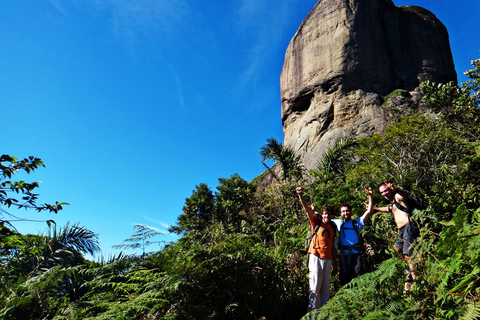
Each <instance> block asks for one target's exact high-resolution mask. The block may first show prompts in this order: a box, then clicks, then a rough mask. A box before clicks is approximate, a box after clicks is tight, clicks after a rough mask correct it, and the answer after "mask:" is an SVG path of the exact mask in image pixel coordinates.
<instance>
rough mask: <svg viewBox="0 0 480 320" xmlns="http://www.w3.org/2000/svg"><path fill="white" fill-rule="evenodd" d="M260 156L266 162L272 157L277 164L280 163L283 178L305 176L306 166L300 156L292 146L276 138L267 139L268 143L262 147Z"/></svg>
mask: <svg viewBox="0 0 480 320" xmlns="http://www.w3.org/2000/svg"><path fill="white" fill-rule="evenodd" d="M260 156H262V162H263V163H264V164H265V161H266V160H269V159H271V160H273V161H274V163H275V164H279V165H280V167H281V168H282V179H283V180H288V179H290V178H295V179H301V178H302V177H303V171H304V168H303V165H302V162H301V158H300V156H299V155H297V154H296V153H295V150H294V149H293V148H292V147H290V146H285V145H283V144H281V143H279V142H278V141H277V140H276V139H275V138H269V139H267V143H266V144H265V145H264V146H262V148H261V149H260ZM265 165H266V164H265ZM267 168H268V167H267ZM268 169H270V168H268ZM277 180H278V179H277Z"/></svg>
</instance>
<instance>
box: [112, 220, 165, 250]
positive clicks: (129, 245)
mask: <svg viewBox="0 0 480 320" xmlns="http://www.w3.org/2000/svg"><path fill="white" fill-rule="evenodd" d="M133 230H134V231H133V235H132V236H131V237H130V238H128V239H125V240H124V241H123V243H122V244H118V245H114V246H113V248H119V249H122V248H123V249H141V250H142V257H145V255H146V249H147V247H149V246H151V245H152V244H155V243H160V242H162V241H150V240H147V239H150V238H153V237H156V236H158V235H161V234H163V233H162V232H160V231H156V230H154V229H152V228H150V227H149V226H144V225H141V224H136V225H135V226H133Z"/></svg>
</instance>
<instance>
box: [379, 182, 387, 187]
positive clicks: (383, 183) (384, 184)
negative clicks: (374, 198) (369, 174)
mask: <svg viewBox="0 0 480 320" xmlns="http://www.w3.org/2000/svg"><path fill="white" fill-rule="evenodd" d="M381 186H387V184H386V183H385V181H383V182H381V183H380V184H379V185H378V187H377V188H380V187H381Z"/></svg>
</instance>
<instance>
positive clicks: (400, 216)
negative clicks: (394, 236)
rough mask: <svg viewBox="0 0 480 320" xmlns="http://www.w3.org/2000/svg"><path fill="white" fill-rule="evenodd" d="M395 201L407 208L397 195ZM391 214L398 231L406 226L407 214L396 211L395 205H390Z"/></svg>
mask: <svg viewBox="0 0 480 320" xmlns="http://www.w3.org/2000/svg"><path fill="white" fill-rule="evenodd" d="M395 197H396V201H397V202H398V203H399V204H401V205H402V206H404V207H407V205H406V204H405V202H404V201H403V198H402V197H401V196H400V195H399V194H398V193H397V194H396V195H395ZM392 213H393V218H394V219H395V224H396V225H397V228H398V229H400V228H402V227H403V226H405V225H406V224H408V222H409V220H408V213H406V212H405V211H402V210H400V209H398V208H397V207H396V206H395V205H393V204H392Z"/></svg>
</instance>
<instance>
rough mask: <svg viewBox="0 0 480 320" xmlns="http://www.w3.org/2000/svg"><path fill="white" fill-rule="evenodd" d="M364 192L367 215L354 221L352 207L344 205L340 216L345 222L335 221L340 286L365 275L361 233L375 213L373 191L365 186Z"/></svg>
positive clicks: (341, 206)
mask: <svg viewBox="0 0 480 320" xmlns="http://www.w3.org/2000/svg"><path fill="white" fill-rule="evenodd" d="M364 190H365V192H366V193H367V195H368V204H367V209H366V211H365V213H364V214H363V215H362V216H361V217H359V218H357V219H352V207H351V206H350V205H348V204H342V205H340V214H341V215H342V218H343V222H337V221H335V222H336V224H337V226H338V231H339V238H338V240H337V243H336V246H337V249H338V250H339V251H340V285H342V286H343V285H345V284H347V283H349V282H350V281H351V280H352V279H353V278H355V277H358V276H359V275H361V274H362V273H363V264H362V255H361V248H362V246H363V239H362V236H361V231H362V228H363V226H364V225H365V222H366V221H367V220H368V218H370V215H371V214H372V212H373V210H372V209H373V192H372V189H371V188H369V187H368V186H365V188H364Z"/></svg>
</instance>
